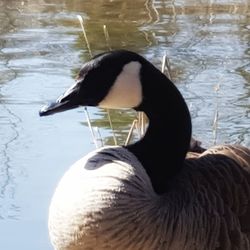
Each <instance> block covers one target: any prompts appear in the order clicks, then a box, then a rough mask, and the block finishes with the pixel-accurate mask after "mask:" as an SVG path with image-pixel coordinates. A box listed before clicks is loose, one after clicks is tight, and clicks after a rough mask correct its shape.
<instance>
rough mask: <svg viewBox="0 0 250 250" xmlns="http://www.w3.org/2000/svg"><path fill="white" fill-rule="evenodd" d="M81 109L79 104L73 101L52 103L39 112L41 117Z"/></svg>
mask: <svg viewBox="0 0 250 250" xmlns="http://www.w3.org/2000/svg"><path fill="white" fill-rule="evenodd" d="M77 107H79V104H76V103H74V102H72V101H71V100H67V101H63V102H52V103H50V104H48V105H46V106H44V107H42V108H41V110H40V111H39V115H40V116H46V115H53V114H55V113H58V112H63V111H66V110H69V109H74V108H77Z"/></svg>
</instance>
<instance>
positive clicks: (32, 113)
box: [0, 0, 250, 250]
mask: <svg viewBox="0 0 250 250" xmlns="http://www.w3.org/2000/svg"><path fill="white" fill-rule="evenodd" d="M249 13H250V1H247V0H245V1H224V0H219V1H216V3H213V1H205V0H204V1H194V0H193V1H190V0H189V1H185V0H182V1H181V0H180V1H141V0H140V1H124V0H123V1H119V0H117V1H80V0H78V1H76V0H75V1H73V0H64V1H63V0H60V1H59V0H57V1H55V0H54V1H51V0H47V1H45V0H39V1H34V0H26V1H14V0H11V1H7V0H6V1H4V0H0V23H1V24H0V104H1V105H0V127H1V130H0V162H1V165H0V235H1V236H0V241H1V249H6V250H14V249H25V250H34V249H36V250H45V249H46V250H49V249H52V248H51V246H50V243H49V239H48V230H47V216H48V207H49V203H50V198H51V196H52V194H53V192H54V188H55V187H56V184H57V182H58V180H59V179H60V177H61V176H62V174H63V173H64V172H65V171H66V169H67V168H68V167H69V166H70V165H71V164H72V163H73V162H75V161H76V160H77V159H79V158H80V157H81V156H83V155H84V154H86V153H87V152H89V151H91V150H92V149H94V148H95V146H94V143H93V141H92V138H91V134H90V132H89V129H88V127H87V126H86V118H85V115H84V112H83V109H78V110H72V111H69V112H65V113H61V114H58V115H55V116H51V117H48V118H40V117H39V116H38V110H39V109H40V108H41V106H42V105H44V104H45V103H46V102H47V101H48V100H53V99H54V98H56V97H57V96H58V95H59V94H61V93H62V92H63V91H64V90H65V88H66V87H68V86H70V85H71V84H72V83H73V81H74V77H75V75H76V72H77V71H78V69H79V68H80V66H81V64H82V62H83V61H84V60H87V59H89V57H90V55H89V50H88V48H87V46H86V43H85V40H84V37H83V34H82V32H81V28H80V25H79V22H78V20H77V18H76V15H78V14H79V15H81V16H82V17H83V18H84V26H85V29H86V33H87V36H88V40H89V44H90V49H91V52H92V53H93V54H96V53H98V52H102V51H104V50H107V49H111V48H112V49H115V48H121V47H122V48H126V49H132V50H134V51H137V52H139V53H141V54H142V55H144V56H145V57H146V58H148V59H149V60H151V61H152V62H153V63H154V64H155V65H156V66H157V67H159V68H160V67H161V61H162V57H163V55H164V54H165V53H166V54H167V55H168V58H169V61H170V65H171V76H172V78H173V81H174V82H175V83H176V84H177V85H178V87H179V89H180V90H181V92H182V93H183V95H184V96H185V98H186V100H187V102H188V104H189V107H190V110H191V113H192V119H193V127H194V135H195V137H197V138H198V139H200V140H201V141H203V145H206V146H210V145H213V144H214V143H241V144H243V145H246V146H250V126H249V124H250V63H249V62H250V60H249V59H250V42H249V41H250V32H249V31H250V15H249ZM104 24H105V25H106V26H107V29H108V34H109V39H105V35H104V31H103V25H104ZM89 113H90V117H91V119H92V121H93V124H94V126H99V127H100V133H101V136H102V137H103V140H104V143H109V144H110V143H113V138H112V133H111V131H110V129H109V123H108V118H107V113H106V112H104V111H101V110H97V109H89ZM124 113H125V112H124V111H118V112H112V113H111V117H112V120H113V121H114V126H115V133H116V136H117V139H118V142H119V143H122V142H124V140H125V137H126V134H127V132H128V130H129V126H130V124H131V123H132V120H133V117H134V113H129V115H127V116H126V117H125V118H124V119H120V117H121V115H124Z"/></svg>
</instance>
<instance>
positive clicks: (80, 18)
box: [77, 15, 93, 57]
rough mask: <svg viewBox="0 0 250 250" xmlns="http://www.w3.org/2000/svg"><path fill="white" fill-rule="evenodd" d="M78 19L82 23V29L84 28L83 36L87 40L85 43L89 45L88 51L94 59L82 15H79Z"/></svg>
mask: <svg viewBox="0 0 250 250" xmlns="http://www.w3.org/2000/svg"><path fill="white" fill-rule="evenodd" d="M77 18H78V20H79V22H80V25H81V28H82V32H83V36H84V39H85V42H86V45H87V48H88V51H89V55H90V57H93V55H92V52H91V49H90V45H89V40H88V37H87V34H86V31H85V28H84V25H83V19H82V17H81V16H80V15H77Z"/></svg>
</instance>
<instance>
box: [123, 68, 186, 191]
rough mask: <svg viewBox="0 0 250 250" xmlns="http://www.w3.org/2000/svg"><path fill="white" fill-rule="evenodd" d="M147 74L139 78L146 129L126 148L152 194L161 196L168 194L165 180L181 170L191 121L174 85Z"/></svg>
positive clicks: (157, 76)
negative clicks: (141, 169)
mask: <svg viewBox="0 0 250 250" xmlns="http://www.w3.org/2000/svg"><path fill="white" fill-rule="evenodd" d="M155 70H156V69H155ZM146 72H147V71H146ZM146 72H145V71H144V74H142V77H141V78H142V79H141V80H142V81H144V82H143V83H144V84H143V93H144V99H145V100H143V102H142V104H141V105H140V107H138V110H142V111H144V112H145V113H146V115H147V117H148V119H149V126H148V129H147V131H146V134H145V136H144V137H143V138H142V139H141V140H139V141H138V142H136V143H134V144H131V145H128V146H127V148H128V150H130V151H131V152H132V153H133V154H135V156H136V157H137V158H138V159H139V161H140V162H141V163H142V165H143V167H144V168H145V169H146V171H147V173H148V175H149V177H150V179H151V182H152V185H153V187H154V189H155V191H156V192H157V193H159V194H161V193H164V192H166V191H167V185H168V180H170V179H171V178H173V176H175V175H176V174H177V173H178V172H179V171H180V169H181V168H182V166H183V162H184V159H185V156H186V153H187V151H188V148H189V143H190V139H191V118H190V114H189V111H188V108H187V105H186V103H185V101H184V99H183V97H182V96H181V94H180V92H179V91H178V89H177V88H176V87H175V86H174V84H173V83H172V82H171V81H169V80H168V79H167V78H166V77H165V75H163V74H162V73H161V72H160V71H158V70H156V72H155V74H152V69H151V73H150V75H149V74H148V73H146ZM153 76H154V77H153ZM150 81H154V82H155V84H152V82H150ZM156 81H157V82H156Z"/></svg>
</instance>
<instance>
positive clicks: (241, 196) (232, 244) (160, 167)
mask: <svg viewBox="0 0 250 250" xmlns="http://www.w3.org/2000/svg"><path fill="white" fill-rule="evenodd" d="M78 106H98V107H104V108H134V109H135V110H138V111H143V112H145V113H146V115H147V117H148V118H149V125H148V129H147V131H146V134H145V136H144V137H143V138H142V139H141V140H139V141H137V142H136V143H134V144H131V145H128V146H113V147H104V148H101V149H97V150H95V151H93V152H91V153H89V154H88V155H87V156H85V157H83V158H82V159H80V160H79V161H78V162H76V163H75V164H74V165H73V166H72V167H71V168H70V169H69V170H68V171H67V172H66V173H65V175H64V176H63V178H62V179H61V181H60V183H59V184H58V186H57V188H56V191H55V193H54V195H53V198H52V201H51V205H50V209H49V233H50V238H51V241H52V244H53V246H54V248H55V249H57V250H84V249H98V250H104V249H113V250H114V249H116V250H125V249H126V250H127V249H130V250H139V249H143V250H155V249H157V250H158V249H160V250H167V249H171V250H229V249H231V250H236V249H238V250H246V249H250V150H249V149H248V148H245V147H242V146H236V145H231V146H226V145H222V146H215V147H212V148H210V149H208V150H206V151H205V152H204V153H202V154H191V155H190V156H189V154H187V151H188V148H189V142H190V138H191V118H190V114H189V111H188V108H187V105H186V103H185V101H184V99H183V97H182V95H181V94H180V92H179V91H178V89H177V88H176V87H175V85H174V84H173V83H172V82H171V81H170V80H169V79H168V78H167V77H166V76H165V75H164V74H162V73H161V72H160V71H159V70H158V69H157V68H155V67H154V66H153V65H152V64H151V63H150V62H148V61H147V60H146V59H144V58H143V57H142V56H140V55H138V54H136V53H134V52H131V51H125V50H118V51H112V52H106V53H103V54H100V55H98V56H96V57H94V58H93V59H92V60H90V61H89V62H87V63H86V64H84V65H83V67H82V69H81V70H80V73H79V75H78V78H77V80H76V83H75V84H74V85H73V86H72V87H71V88H69V89H68V90H67V91H66V92H65V93H64V94H63V95H62V96H60V97H59V98H58V99H57V100H56V102H55V103H52V104H49V105H48V106H45V107H43V108H42V109H41V110H40V115H41V116H44V115H50V114H54V113H57V112H61V111H65V110H68V109H72V108H76V107H78ZM163 144H164V145H163Z"/></svg>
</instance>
